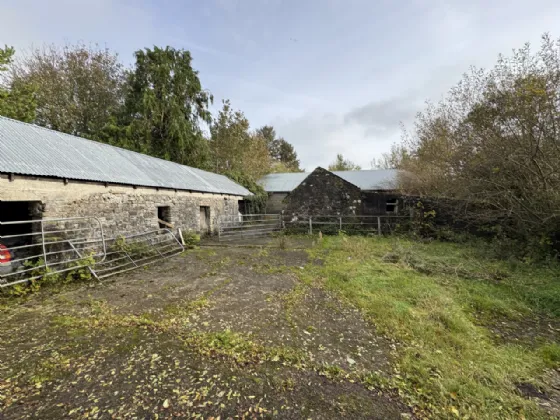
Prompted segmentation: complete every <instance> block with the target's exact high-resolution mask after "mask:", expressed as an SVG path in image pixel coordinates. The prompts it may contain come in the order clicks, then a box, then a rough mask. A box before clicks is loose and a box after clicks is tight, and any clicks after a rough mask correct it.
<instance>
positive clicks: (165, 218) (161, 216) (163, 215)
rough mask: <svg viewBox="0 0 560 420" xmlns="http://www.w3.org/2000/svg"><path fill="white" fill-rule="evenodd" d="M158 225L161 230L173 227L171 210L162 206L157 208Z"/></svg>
mask: <svg viewBox="0 0 560 420" xmlns="http://www.w3.org/2000/svg"><path fill="white" fill-rule="evenodd" d="M157 217H158V225H159V228H160V229H164V228H170V227H171V208H170V207H169V206H160V207H158V208H157Z"/></svg>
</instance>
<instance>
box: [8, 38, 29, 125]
mask: <svg viewBox="0 0 560 420" xmlns="http://www.w3.org/2000/svg"><path fill="white" fill-rule="evenodd" d="M14 54H15V50H14V49H13V48H12V47H8V46H7V45H6V46H5V47H4V48H0V82H1V83H0V115H3V116H5V117H8V118H14V119H16V120H20V121H25V122H31V121H33V120H34V118H35V109H36V107H37V104H36V101H35V92H36V87H35V86H34V85H30V84H21V83H17V82H15V83H9V82H8V81H7V79H8V80H9V78H8V77H7V76H6V71H7V70H8V69H9V68H10V65H11V64H12V62H13V56H14Z"/></svg>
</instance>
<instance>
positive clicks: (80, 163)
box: [0, 117, 251, 236]
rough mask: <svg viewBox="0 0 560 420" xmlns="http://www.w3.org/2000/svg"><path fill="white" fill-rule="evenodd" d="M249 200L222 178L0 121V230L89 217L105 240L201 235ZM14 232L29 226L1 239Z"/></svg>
mask: <svg viewBox="0 0 560 420" xmlns="http://www.w3.org/2000/svg"><path fill="white" fill-rule="evenodd" d="M247 195H251V193H250V192H249V191H248V190H246V189H245V188H243V187H241V186H239V185H238V184H236V183H235V182H233V181H231V180H230V179H228V178H227V177H225V176H223V175H217V174H214V173H211V172H206V171H202V170H200V169H195V168H191V167H188V166H184V165H179V164H177V163H173V162H169V161H165V160H162V159H157V158H154V157H150V156H147V155H143V154H140V153H136V152H132V151H129V150H124V149H121V148H118V147H113V146H110V145H107V144H102V143H98V142H95V141H91V140H86V139H83V138H80V137H76V136H71V135H68V134H64V133H60V132H56V131H52V130H49V129H46V128H41V127H38V126H35V125H31V124H26V123H22V122H19V121H15V120H11V119H8V118H4V117H0V222H8V221H16V220H17V221H21V220H32V219H41V218H68V217H76V216H88V217H95V218H97V219H99V220H100V221H101V223H102V224H103V226H104V230H105V231H106V233H107V234H108V235H111V236H115V235H119V234H126V233H131V232H142V231H147V230H150V229H158V228H161V227H167V226H171V225H172V226H173V228H174V229H176V228H180V229H182V230H183V231H189V230H190V231H195V232H199V233H202V234H205V233H211V232H213V231H214V230H215V229H217V222H218V218H219V216H220V215H232V216H237V214H238V202H239V201H240V200H242V199H243V197H244V196H247ZM16 226H20V227H19V229H20V230H21V229H25V226H31V225H25V224H21V225H10V224H5V225H2V226H0V227H1V229H2V230H4V232H0V235H7V234H24V233H25V232H11V231H9V230H10V229H12V230H13V229H17V227H16ZM22 226H23V227H22Z"/></svg>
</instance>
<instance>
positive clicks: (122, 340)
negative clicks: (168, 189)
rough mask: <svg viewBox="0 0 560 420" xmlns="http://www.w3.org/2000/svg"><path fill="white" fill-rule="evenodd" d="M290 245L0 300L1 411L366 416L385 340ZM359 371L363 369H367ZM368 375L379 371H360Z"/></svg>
mask: <svg viewBox="0 0 560 420" xmlns="http://www.w3.org/2000/svg"><path fill="white" fill-rule="evenodd" d="M307 264H309V261H308V258H307V254H306V253H305V252H304V251H301V250H293V249H277V248H270V249H269V248H267V249H264V248H262V249H254V248H243V247H229V248H225V247H216V248H204V249H201V250H197V251H193V252H188V253H186V254H184V255H181V256H177V257H175V258H171V259H168V260H166V261H164V262H162V263H161V264H160V265H159V266H157V267H155V266H152V267H150V268H148V269H141V270H137V271H133V272H130V273H128V274H127V275H123V276H119V277H115V278H113V279H111V280H110V281H108V282H105V283H102V284H95V285H94V286H93V287H89V286H88V287H76V288H74V289H73V290H68V291H66V292H64V293H62V294H59V295H54V296H48V294H42V295H41V294H39V295H37V296H34V297H32V298H31V299H29V300H28V301H26V302H25V303H21V304H17V302H16V303H13V304H11V305H10V306H9V309H8V310H5V311H3V312H2V313H1V314H0V353H1V354H2V358H1V359H0V413H1V414H2V417H3V418H32V417H33V418H37V417H39V418H63V417H70V418H83V417H84V416H88V417H90V418H96V417H99V418H109V417H114V418H133V417H134V418H152V417H154V416H155V415H156V414H157V415H158V416H159V418H170V417H173V416H175V417H195V416H197V415H198V416H203V417H204V418H208V417H211V416H214V417H217V416H221V418H228V417H236V416H238V417H239V418H261V417H264V418H269V417H280V418H294V419H299V418H323V419H330V418H343V417H346V418H356V419H361V418H364V419H365V418H368V419H392V418H394V419H398V418H401V415H402V414H403V413H404V414H405V415H409V414H410V410H409V409H408V408H407V407H406V406H404V405H403V404H402V403H401V402H400V401H399V399H398V397H397V396H396V395H394V394H393V393H392V391H390V390H382V389H381V388H380V387H379V386H378V385H380V384H382V378H383V377H387V376H388V375H390V372H391V369H390V362H391V353H392V349H393V345H392V343H390V342H389V341H387V340H386V339H384V338H382V337H379V336H378V335H377V334H376V332H375V330H374V328H373V327H372V326H371V325H369V324H368V323H366V322H365V321H364V320H363V319H362V318H361V316H360V314H359V313H358V312H357V311H355V310H354V309H352V308H350V307H348V306H347V305H345V304H344V303H342V302H340V301H338V300H337V299H336V298H335V297H333V296H331V295H329V294H328V293H326V292H325V291H324V290H322V288H321V287H320V286H318V285H314V284H306V283H302V282H301V280H300V278H299V276H298V275H297V274H298V272H299V270H304V269H305V267H306V265H307ZM363 378H369V379H368V380H367V381H366V380H364V379H363ZM371 378H377V379H379V380H377V379H376V380H371Z"/></svg>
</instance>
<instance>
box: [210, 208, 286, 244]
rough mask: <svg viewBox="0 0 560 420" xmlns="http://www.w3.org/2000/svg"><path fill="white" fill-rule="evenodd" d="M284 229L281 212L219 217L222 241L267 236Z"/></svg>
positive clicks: (219, 234) (219, 232)
mask: <svg viewBox="0 0 560 420" xmlns="http://www.w3.org/2000/svg"><path fill="white" fill-rule="evenodd" d="M281 229H282V215H280V214H239V215H237V216H234V215H222V216H220V218H219V219H218V238H219V240H220V241H234V240H243V239H251V238H256V237H261V236H267V235H270V234H272V233H273V232H277V231H279V230H281Z"/></svg>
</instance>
